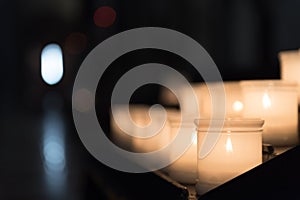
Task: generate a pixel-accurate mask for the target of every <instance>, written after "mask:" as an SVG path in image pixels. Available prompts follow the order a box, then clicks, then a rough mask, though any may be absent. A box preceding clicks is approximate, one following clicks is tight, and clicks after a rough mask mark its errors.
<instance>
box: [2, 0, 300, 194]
mask: <svg viewBox="0 0 300 200" xmlns="http://www.w3.org/2000/svg"><path fill="white" fill-rule="evenodd" d="M101 6H110V7H111V8H113V9H114V10H115V12H116V20H115V21H114V23H113V24H112V25H111V26H108V27H99V26H97V25H96V24H95V23H94V18H93V17H94V13H95V11H96V10H97V9H98V8H99V7H101ZM299 10H300V2H299V1H297V0H285V1H279V0H266V1H260V0H244V1H239V0H227V1H222V0H197V1H196V0H195V1H194V0H193V1H179V0H163V1H140V0H126V1H121V0H119V1H117V0H114V1H111V0H107V1H103V0H89V1H86V0H44V1H39V0H27V1H22V0H19V1H17V0H15V1H13V0H11V1H8V0H2V1H1V2H0V26H1V31H0V41H1V49H0V58H1V64H0V65H1V78H0V97H1V98H0V111H1V122H0V128H1V129H0V199H3V198H1V195H3V196H4V197H5V198H4V199H20V198H22V199H41V198H43V199H46V197H49V199H53V198H54V197H53V198H52V197H50V196H51V195H50V193H51V192H50V193H49V191H48V190H47V187H48V186H47V184H46V185H45V180H44V178H43V177H44V172H43V164H42V163H43V155H42V154H43V151H42V142H41V141H42V139H41V138H42V137H43V136H42V134H43V130H44V129H43V123H44V119H45V118H47V117H46V116H47V112H48V111H49V110H50V111H51V110H56V109H58V110H59V113H60V116H61V117H62V118H61V120H60V122H61V123H62V124H64V125H65V128H64V131H63V132H64V133H63V134H64V138H65V146H66V150H65V159H66V163H67V164H66V165H65V169H64V170H65V171H66V174H68V176H67V177H68V178H67V179H66V180H67V182H65V183H64V184H65V185H68V188H67V189H62V194H63V195H66V196H64V197H68V198H70V199H71V198H73V199H76V198H78V199H86V198H84V197H82V196H84V194H85V190H84V189H83V188H85V186H86V185H88V184H87V183H88V181H86V179H88V178H87V177H89V175H90V169H91V168H92V169H95V171H100V172H101V170H104V169H102V168H105V167H104V166H102V165H101V164H100V163H98V162H97V161H95V160H94V159H93V158H92V157H90V155H89V154H88V153H87V152H86V150H85V149H84V147H83V146H82V144H81V142H80V140H79V138H78V136H77V133H76V131H75V129H74V125H73V122H72V116H71V96H72V87H73V82H74V79H75V76H76V73H77V70H78V69H79V67H80V64H81V62H82V61H83V59H84V58H85V56H86V55H87V54H88V53H89V52H90V51H91V50H92V49H93V48H94V47H95V46H96V45H98V44H99V43H100V42H102V41H103V40H105V39H106V38H108V37H110V36H112V35H114V34H116V33H119V32H121V31H124V30H128V29H132V28H137V27H144V26H157V27H165V28H170V29H174V30H177V31H180V32H182V33H184V34H186V35H188V36H190V37H192V38H193V39H195V40H196V41H198V42H199V43H200V44H201V45H202V46H203V47H204V48H205V49H206V50H207V51H208V53H209V54H210V55H211V57H212V58H213V60H214V61H215V63H216V64H217V66H218V68H219V70H220V73H221V75H222V77H223V79H224V80H243V79H278V78H280V67H279V61H278V53H279V52H280V51H283V50H295V49H298V48H299V47H300V12H299ZM50 42H55V43H58V44H59V45H60V46H61V47H62V49H63V54H64V67H65V68H64V70H65V74H64V77H63V79H62V81H61V82H60V83H58V84H56V85H54V86H49V85H46V84H45V83H44V82H43V80H42V78H41V76H40V53H41V50H42V49H43V47H44V46H45V45H46V44H48V43H50ZM150 61H151V62H153V61H155V62H159V63H163V64H167V65H169V66H172V67H174V68H175V69H177V70H179V71H180V72H182V73H183V74H184V75H185V76H186V77H187V78H188V79H189V80H190V81H191V82H195V81H201V77H200V76H199V75H198V74H197V73H195V71H194V70H193V69H192V67H191V66H190V65H189V64H188V63H186V62H185V61H184V60H182V59H180V58H178V57H177V56H176V55H173V54H171V53H168V52H164V51H158V50H141V51H136V52H132V53H128V54H126V55H124V56H122V57H120V58H119V59H118V60H116V61H115V62H114V63H113V64H112V65H111V66H110V67H109V69H108V70H107V72H106V74H105V76H104V77H102V79H101V82H100V83H99V88H98V92H97V97H96V100H97V111H98V114H99V113H100V114H99V119H100V123H101V125H102V126H103V128H104V130H106V132H107V133H108V134H109V124H108V111H109V102H110V94H111V91H112V88H113V86H114V84H115V82H116V81H117V80H118V78H119V77H121V76H122V74H123V73H125V72H126V71H127V70H129V69H130V68H132V67H134V66H137V65H140V64H142V63H147V62H150ZM158 92H159V87H158V86H145V87H142V88H140V89H139V90H138V91H137V92H136V93H135V94H134V96H133V98H132V103H147V104H153V103H156V102H159V100H158ZM49 94H50V96H52V97H51V98H50V100H49V98H48V97H47V98H48V100H45V98H46V97H45V96H47V95H49ZM45 102H46V103H45ZM56 119H57V118H56ZM50 126H51V125H50ZM87 160H88V161H87ZM86 163H87V164H86ZM106 170H107V169H106ZM65 171H64V172H65ZM83 172H84V173H83ZM117 173H118V172H115V174H117ZM54 176H55V175H54ZM120 176H121V175H120ZM111 179H112V180H114V179H118V176H117V175H115V176H114V178H111ZM104 185H105V184H104ZM46 190H47V191H48V192H45V191H46ZM110 190H112V189H111V188H106V189H105V190H104V192H103V191H102V193H101V192H100V193H101V195H103V198H104V199H105V198H107V199H113V198H114V197H111V196H110V195H108V194H111V193H113V192H107V191H110ZM74 191H76V192H74ZM52 193H55V194H56V193H57V194H59V192H57V191H56V192H53V191H52ZM52 193H51V194H52ZM49 195H50V196H49ZM70 195H71V196H70ZM101 195H100V196H101ZM58 196H59V195H58ZM74 196H76V198H75V197H74ZM23 197H24V198H23ZM124 198H125V199H126V197H124Z"/></svg>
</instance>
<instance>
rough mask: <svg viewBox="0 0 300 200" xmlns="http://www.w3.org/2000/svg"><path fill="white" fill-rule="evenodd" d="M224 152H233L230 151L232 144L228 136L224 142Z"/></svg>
mask: <svg viewBox="0 0 300 200" xmlns="http://www.w3.org/2000/svg"><path fill="white" fill-rule="evenodd" d="M225 146H226V151H227V152H233V149H232V143H231V139H230V137H229V136H228V138H227V140H226V145H225Z"/></svg>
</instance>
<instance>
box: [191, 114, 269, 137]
mask: <svg viewBox="0 0 300 200" xmlns="http://www.w3.org/2000/svg"><path fill="white" fill-rule="evenodd" d="M194 123H195V125H196V129H197V131H205V132H207V131H212V132H216V131H217V132H226V133H228V132H231V131H232V132H235V131H239V132H248V131H250V132H251V131H262V130H263V126H264V124H265V120H264V119H262V118H223V119H222V118H198V119H195V120H194ZM213 125H215V126H213Z"/></svg>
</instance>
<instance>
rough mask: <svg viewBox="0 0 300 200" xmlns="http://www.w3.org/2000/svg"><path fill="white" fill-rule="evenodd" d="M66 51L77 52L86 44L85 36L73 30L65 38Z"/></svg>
mask: <svg viewBox="0 0 300 200" xmlns="http://www.w3.org/2000/svg"><path fill="white" fill-rule="evenodd" d="M64 46H65V49H66V52H67V53H69V54H73V55H74V54H79V53H81V52H82V51H83V50H84V49H85V48H86V46H87V37H86V35H85V34H83V33H79V32H73V33H71V34H70V35H68V37H67V38H66V40H65V43H64Z"/></svg>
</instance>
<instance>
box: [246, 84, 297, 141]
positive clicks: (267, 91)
mask: <svg viewBox="0 0 300 200" xmlns="http://www.w3.org/2000/svg"><path fill="white" fill-rule="evenodd" d="M241 86H242V87H243V93H244V103H245V108H244V116H245V117H260V118H263V119H264V120H265V127H264V131H263V142H264V143H268V144H272V145H274V146H291V145H295V144H297V143H298V103H297V91H296V88H297V85H296V83H293V82H287V81H282V80H256V81H255V80H252V81H241Z"/></svg>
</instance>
